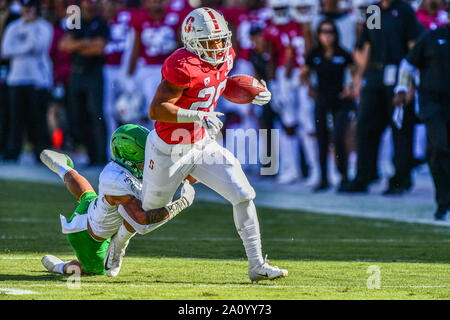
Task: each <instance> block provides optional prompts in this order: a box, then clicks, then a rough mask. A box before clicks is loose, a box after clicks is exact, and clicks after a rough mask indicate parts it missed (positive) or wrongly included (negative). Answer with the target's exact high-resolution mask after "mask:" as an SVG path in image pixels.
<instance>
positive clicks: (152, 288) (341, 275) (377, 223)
mask: <svg viewBox="0 0 450 320" xmlns="http://www.w3.org/2000/svg"><path fill="white" fill-rule="evenodd" d="M75 205H76V202H75V201H74V198H73V197H72V196H71V195H70V194H69V193H68V192H67V191H66V190H65V188H64V186H62V185H60V186H55V185H46V184H36V183H27V182H12V181H5V180H0V263H1V265H0V266H1V268H0V299H111V298H112V299H116V298H117V299H449V298H450V267H449V262H450V248H449V244H450V228H448V227H437V226H429V225H421V224H413V223H401V222H392V221H388V220H374V219H359V218H351V217H342V216H337V215H318V214H312V213H307V212H300V211H288V210H275V209H262V208H260V209H259V210H258V216H259V219H260V224H261V232H262V239H263V251H264V252H265V253H268V254H269V258H270V259H271V263H273V264H276V265H278V266H280V267H283V268H287V269H288V270H289V277H288V278H285V279H279V280H276V281H268V282H260V283H259V284H251V283H250V282H249V280H248V277H247V262H246V260H245V259H244V256H245V253H244V249H243V246H242V244H241V241H240V239H239V237H238V235H237V232H236V230H235V227H234V223H233V217H232V210H231V206H225V205H222V204H215V203H207V202H200V201H197V202H196V203H195V204H194V205H193V206H192V207H191V208H189V209H188V210H186V212H183V213H182V214H180V215H179V216H178V217H177V218H176V219H174V220H173V221H171V222H170V223H168V224H167V225H165V226H163V227H161V228H160V229H158V230H156V231H155V232H153V233H151V234H147V235H145V236H136V237H135V238H133V240H132V241H131V243H130V246H129V248H128V251H127V256H126V257H125V259H124V264H123V267H122V270H121V273H120V275H119V276H118V277H116V278H108V277H106V276H90V277H81V289H79V290H77V289H70V288H69V287H68V286H67V281H68V280H69V281H70V280H73V278H69V277H68V276H62V275H56V274H50V273H48V272H46V271H45V269H44V267H43V266H42V265H41V263H40V258H41V257H42V256H43V255H44V254H47V253H51V254H54V255H57V256H60V257H62V258H64V259H65V260H70V259H72V258H73V257H74V256H73V253H72V251H71V248H70V247H69V245H68V244H67V241H66V239H65V237H64V235H62V234H61V231H60V224H59V218H58V214H59V213H61V214H63V215H65V216H66V217H68V216H70V214H71V212H72V211H73V209H74V207H75ZM372 265H375V266H377V267H378V268H379V270H380V275H381V279H380V284H381V288H380V289H368V288H367V280H368V277H369V276H370V275H371V274H368V273H367V268H368V267H369V266H372ZM5 289H23V290H31V291H33V292H36V294H28V295H11V294H7V293H6V292H5Z"/></svg>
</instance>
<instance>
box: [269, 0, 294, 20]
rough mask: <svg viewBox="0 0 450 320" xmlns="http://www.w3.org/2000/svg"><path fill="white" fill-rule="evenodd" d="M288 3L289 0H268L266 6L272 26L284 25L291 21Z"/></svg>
mask: <svg viewBox="0 0 450 320" xmlns="http://www.w3.org/2000/svg"><path fill="white" fill-rule="evenodd" d="M290 2H291V0H268V2H267V4H268V7H269V9H270V14H271V20H272V22H273V23H274V24H277V25H284V24H288V23H289V21H290V20H291V16H290V13H289V7H290V5H291V3H290Z"/></svg>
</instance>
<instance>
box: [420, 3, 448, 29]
mask: <svg viewBox="0 0 450 320" xmlns="http://www.w3.org/2000/svg"><path fill="white" fill-rule="evenodd" d="M416 16H417V20H419V21H420V22H421V23H422V24H423V25H424V27H425V28H426V29H427V30H434V29H437V28H440V27H443V26H445V25H446V24H447V23H448V14H447V12H446V11H445V10H439V11H438V12H436V14H435V15H434V16H430V15H429V14H428V12H427V11H426V10H425V9H423V8H420V9H419V10H417V12H416Z"/></svg>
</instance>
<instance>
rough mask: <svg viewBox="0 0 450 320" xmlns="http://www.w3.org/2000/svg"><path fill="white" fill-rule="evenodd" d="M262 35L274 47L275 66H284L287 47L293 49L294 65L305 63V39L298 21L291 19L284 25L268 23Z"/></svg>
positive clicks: (299, 65)
mask: <svg viewBox="0 0 450 320" xmlns="http://www.w3.org/2000/svg"><path fill="white" fill-rule="evenodd" d="M263 36H264V38H265V39H266V40H267V41H268V42H269V43H271V44H272V46H273V48H274V54H275V57H276V61H275V62H276V65H277V66H284V65H286V63H287V62H288V61H287V59H288V57H287V56H286V51H287V49H288V48H292V50H293V54H294V57H293V58H294V67H301V66H302V65H303V64H304V63H305V52H306V48H305V39H304V38H303V30H302V27H301V25H300V24H299V23H297V22H294V21H291V22H289V23H288V24H285V25H276V24H270V25H269V26H268V27H267V28H266V29H265V30H264V33H263Z"/></svg>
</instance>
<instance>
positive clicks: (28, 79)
mask: <svg viewBox="0 0 450 320" xmlns="http://www.w3.org/2000/svg"><path fill="white" fill-rule="evenodd" d="M21 3H22V10H21V14H20V15H21V17H20V19H17V20H16V21H14V22H12V23H11V24H9V25H8V27H7V28H6V30H5V35H4V38H3V41H2V48H1V49H2V50H1V52H2V57H3V58H7V59H10V72H9V75H8V77H7V84H8V86H9V96H10V117H11V118H10V119H11V122H12V123H14V124H15V125H14V126H12V127H11V128H10V130H9V137H8V143H7V148H6V152H5V159H6V160H17V159H18V157H19V155H20V151H21V149H22V143H23V139H24V133H25V132H27V133H28V134H27V136H28V139H29V140H30V142H31V143H32V144H33V145H34V154H35V157H36V159H37V160H39V153H40V151H41V150H42V149H45V148H47V147H49V143H50V137H49V132H48V126H47V119H46V114H47V106H48V101H49V89H50V87H51V86H52V82H53V79H52V63H51V60H50V56H49V51H50V46H51V42H52V39H53V28H52V26H51V24H50V23H49V22H47V21H45V20H44V19H42V18H41V17H40V16H39V5H40V1H39V0H22V1H21Z"/></svg>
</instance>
